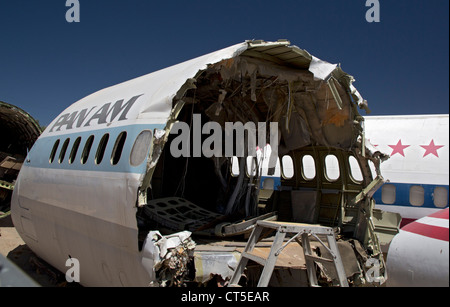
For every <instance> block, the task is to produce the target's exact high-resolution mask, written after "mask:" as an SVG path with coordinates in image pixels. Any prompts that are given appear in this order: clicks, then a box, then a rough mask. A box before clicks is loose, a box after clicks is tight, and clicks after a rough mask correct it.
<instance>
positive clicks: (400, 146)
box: [388, 140, 411, 157]
mask: <svg viewBox="0 0 450 307" xmlns="http://www.w3.org/2000/svg"><path fill="white" fill-rule="evenodd" d="M388 146H389V147H391V148H392V149H393V151H392V153H391V157H392V156H393V155H395V154H396V153H398V154H401V155H402V156H403V157H404V156H405V153H404V152H403V150H404V149H405V148H408V147H409V146H411V145H403V144H402V140H399V141H398V143H397V145H388Z"/></svg>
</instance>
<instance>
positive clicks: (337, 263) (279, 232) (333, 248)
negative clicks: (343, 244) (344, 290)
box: [229, 221, 348, 287]
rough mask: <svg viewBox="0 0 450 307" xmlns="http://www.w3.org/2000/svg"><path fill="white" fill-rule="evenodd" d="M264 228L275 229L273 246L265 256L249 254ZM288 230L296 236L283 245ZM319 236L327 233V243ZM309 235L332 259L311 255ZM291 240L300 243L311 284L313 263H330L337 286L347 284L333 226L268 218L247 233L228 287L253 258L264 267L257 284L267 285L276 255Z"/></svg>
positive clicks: (234, 283)
mask: <svg viewBox="0 0 450 307" xmlns="http://www.w3.org/2000/svg"><path fill="white" fill-rule="evenodd" d="M264 229H269V230H270V231H273V230H274V229H275V230H276V235H275V239H274V241H273V244H272V248H271V249H270V253H269V256H268V257H267V258H266V259H264V258H262V257H259V256H256V255H255V254H252V251H253V249H254V248H255V246H256V243H258V241H259V240H260V239H261V237H262V235H263V231H264ZM287 233H293V234H295V235H294V236H293V237H291V238H290V239H289V240H288V241H287V242H286V243H285V244H283V243H284V239H285V237H286V234H287ZM319 235H322V236H326V238H327V242H328V246H327V245H326V244H325V243H324V242H322V240H321V239H320V238H319ZM310 236H313V237H314V238H316V240H317V241H318V242H320V243H321V244H322V245H323V246H324V247H325V248H326V249H327V250H328V251H329V252H330V254H331V257H332V259H327V258H323V257H318V256H315V255H313V253H312V249H311V245H310V240H309V237H310ZM293 240H295V241H296V242H297V243H298V244H300V245H302V246H303V253H304V256H305V261H306V270H307V272H308V279H309V282H310V285H311V286H313V287H314V286H315V287H317V286H318V282H317V277H316V269H315V265H314V262H332V263H333V264H334V267H335V269H336V273H337V277H338V279H339V284H340V286H341V287H348V282H347V277H346V274H345V270H344V265H343V263H342V259H341V256H340V253H339V249H338V247H337V244H336V237H335V235H334V231H333V228H331V227H324V226H320V225H310V224H300V223H288V222H269V221H258V222H257V224H256V227H255V229H254V230H253V232H252V234H251V235H250V238H249V240H248V242H247V245H246V246H245V249H244V251H243V252H242V254H241V259H240V261H239V264H238V266H237V267H236V271H235V272H234V274H233V277H232V278H231V280H230V285H229V286H230V287H233V286H238V283H239V279H240V278H241V276H242V274H243V273H244V270H245V267H246V266H247V262H248V260H252V261H254V262H256V263H259V264H260V265H262V266H264V269H263V271H262V273H261V277H260V279H259V282H258V287H267V285H268V284H269V281H270V278H271V276H272V272H273V270H274V268H275V264H276V262H277V259H278V256H279V255H280V253H281V252H282V251H283V249H284V248H285V247H286V246H287V245H288V244H289V243H291V242H292V241H293Z"/></svg>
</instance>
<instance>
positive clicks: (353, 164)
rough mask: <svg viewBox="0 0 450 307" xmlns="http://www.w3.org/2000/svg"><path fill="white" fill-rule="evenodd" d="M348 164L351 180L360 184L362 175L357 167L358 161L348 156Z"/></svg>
mask: <svg viewBox="0 0 450 307" xmlns="http://www.w3.org/2000/svg"><path fill="white" fill-rule="evenodd" d="M348 163H349V165H350V175H351V178H352V179H353V180H354V181H356V182H362V180H363V175H362V172H361V168H360V167H359V163H358V160H356V158H355V157H354V156H349V157H348Z"/></svg>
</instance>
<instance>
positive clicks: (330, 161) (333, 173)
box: [325, 155, 340, 181]
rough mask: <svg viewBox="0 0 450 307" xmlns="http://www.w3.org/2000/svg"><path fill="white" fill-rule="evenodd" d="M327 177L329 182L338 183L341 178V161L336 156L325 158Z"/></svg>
mask: <svg viewBox="0 0 450 307" xmlns="http://www.w3.org/2000/svg"><path fill="white" fill-rule="evenodd" d="M325 176H326V178H327V179H328V180H329V181H336V180H337V179H338V178H339V176H340V172H339V161H338V158H337V157H336V156H335V155H327V156H326V157H325Z"/></svg>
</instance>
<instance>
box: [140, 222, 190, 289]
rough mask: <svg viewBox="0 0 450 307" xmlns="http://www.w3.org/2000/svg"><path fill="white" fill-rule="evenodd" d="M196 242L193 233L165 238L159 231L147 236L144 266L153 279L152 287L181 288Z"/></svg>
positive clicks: (143, 253) (183, 232)
mask: <svg viewBox="0 0 450 307" xmlns="http://www.w3.org/2000/svg"><path fill="white" fill-rule="evenodd" d="M194 248H195V242H194V241H193V240H192V239H191V232H189V231H182V232H178V233H174V234H171V235H167V236H163V235H161V233H160V232H159V231H151V232H149V234H148V235H147V239H146V240H145V242H144V246H143V251H142V265H143V266H144V268H145V269H146V270H147V272H148V273H149V275H150V279H151V284H150V285H151V286H161V287H165V286H179V285H181V284H182V283H183V281H184V277H185V276H186V275H187V273H188V268H187V264H188V262H189V261H190V259H191V257H192V255H193V254H192V253H193V250H194Z"/></svg>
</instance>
